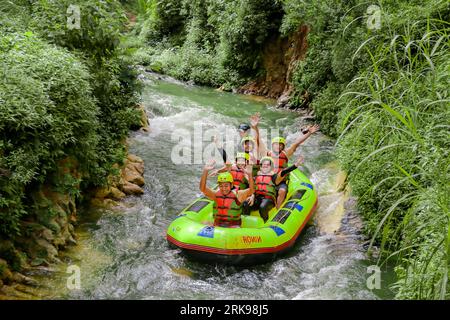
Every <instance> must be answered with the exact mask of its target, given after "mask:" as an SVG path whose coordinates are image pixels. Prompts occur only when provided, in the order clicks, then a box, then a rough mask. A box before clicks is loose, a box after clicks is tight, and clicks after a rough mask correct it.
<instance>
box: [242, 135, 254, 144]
mask: <svg viewBox="0 0 450 320" xmlns="http://www.w3.org/2000/svg"><path fill="white" fill-rule="evenodd" d="M246 141H250V142H252V143H253V144H255V143H256V142H255V139H253V137H252V136H245V137H243V138H242V140H241V145H243V144H244V143H245V142H246Z"/></svg>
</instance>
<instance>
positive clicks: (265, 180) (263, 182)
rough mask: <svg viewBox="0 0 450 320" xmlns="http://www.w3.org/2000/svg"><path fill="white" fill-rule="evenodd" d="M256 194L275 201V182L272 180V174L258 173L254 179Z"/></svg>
mask: <svg viewBox="0 0 450 320" xmlns="http://www.w3.org/2000/svg"><path fill="white" fill-rule="evenodd" d="M255 184H256V191H255V193H256V194H260V195H263V196H264V197H265V198H269V199H273V200H274V201H275V194H276V190H275V184H274V183H273V181H272V174H267V175H266V174H261V173H259V174H258V175H257V176H256V179H255Z"/></svg>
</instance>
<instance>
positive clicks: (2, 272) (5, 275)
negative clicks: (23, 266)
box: [0, 259, 14, 284]
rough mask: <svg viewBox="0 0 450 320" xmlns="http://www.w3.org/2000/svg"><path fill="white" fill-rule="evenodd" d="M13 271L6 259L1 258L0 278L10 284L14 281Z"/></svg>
mask: <svg viewBox="0 0 450 320" xmlns="http://www.w3.org/2000/svg"><path fill="white" fill-rule="evenodd" d="M13 279H14V277H13V273H12V272H11V270H9V268H8V264H7V263H6V261H5V260H3V259H0V280H2V282H3V283H5V284H10V283H11V282H12V281H13Z"/></svg>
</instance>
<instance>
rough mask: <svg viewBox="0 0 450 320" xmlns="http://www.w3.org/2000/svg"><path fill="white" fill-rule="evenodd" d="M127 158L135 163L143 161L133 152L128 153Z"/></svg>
mask: <svg viewBox="0 0 450 320" xmlns="http://www.w3.org/2000/svg"><path fill="white" fill-rule="evenodd" d="M127 160H128V161H130V162H137V163H142V164H143V163H144V160H142V158H140V157H138V156H136V155H134V154H129V155H128V156H127Z"/></svg>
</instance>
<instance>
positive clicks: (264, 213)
mask: <svg viewBox="0 0 450 320" xmlns="http://www.w3.org/2000/svg"><path fill="white" fill-rule="evenodd" d="M260 163H261V170H260V171H258V174H257V175H256V178H255V184H256V190H255V193H254V194H253V195H252V196H251V197H250V198H249V199H248V200H247V201H246V202H244V204H243V211H242V214H244V215H249V214H250V212H251V211H253V210H259V215H260V216H261V218H263V220H264V222H266V221H267V220H268V219H269V211H270V210H271V209H272V208H273V207H274V206H275V201H276V186H277V185H278V184H280V183H281V181H283V180H284V179H285V178H286V176H287V175H288V174H289V173H290V172H291V171H294V170H295V169H297V167H298V166H300V165H301V164H302V163H303V157H299V158H298V159H297V161H296V162H295V164H293V165H292V166H290V167H288V168H285V169H283V170H281V171H278V172H277V171H276V170H275V166H274V160H273V159H272V158H271V157H263V158H261V161H260Z"/></svg>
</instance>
